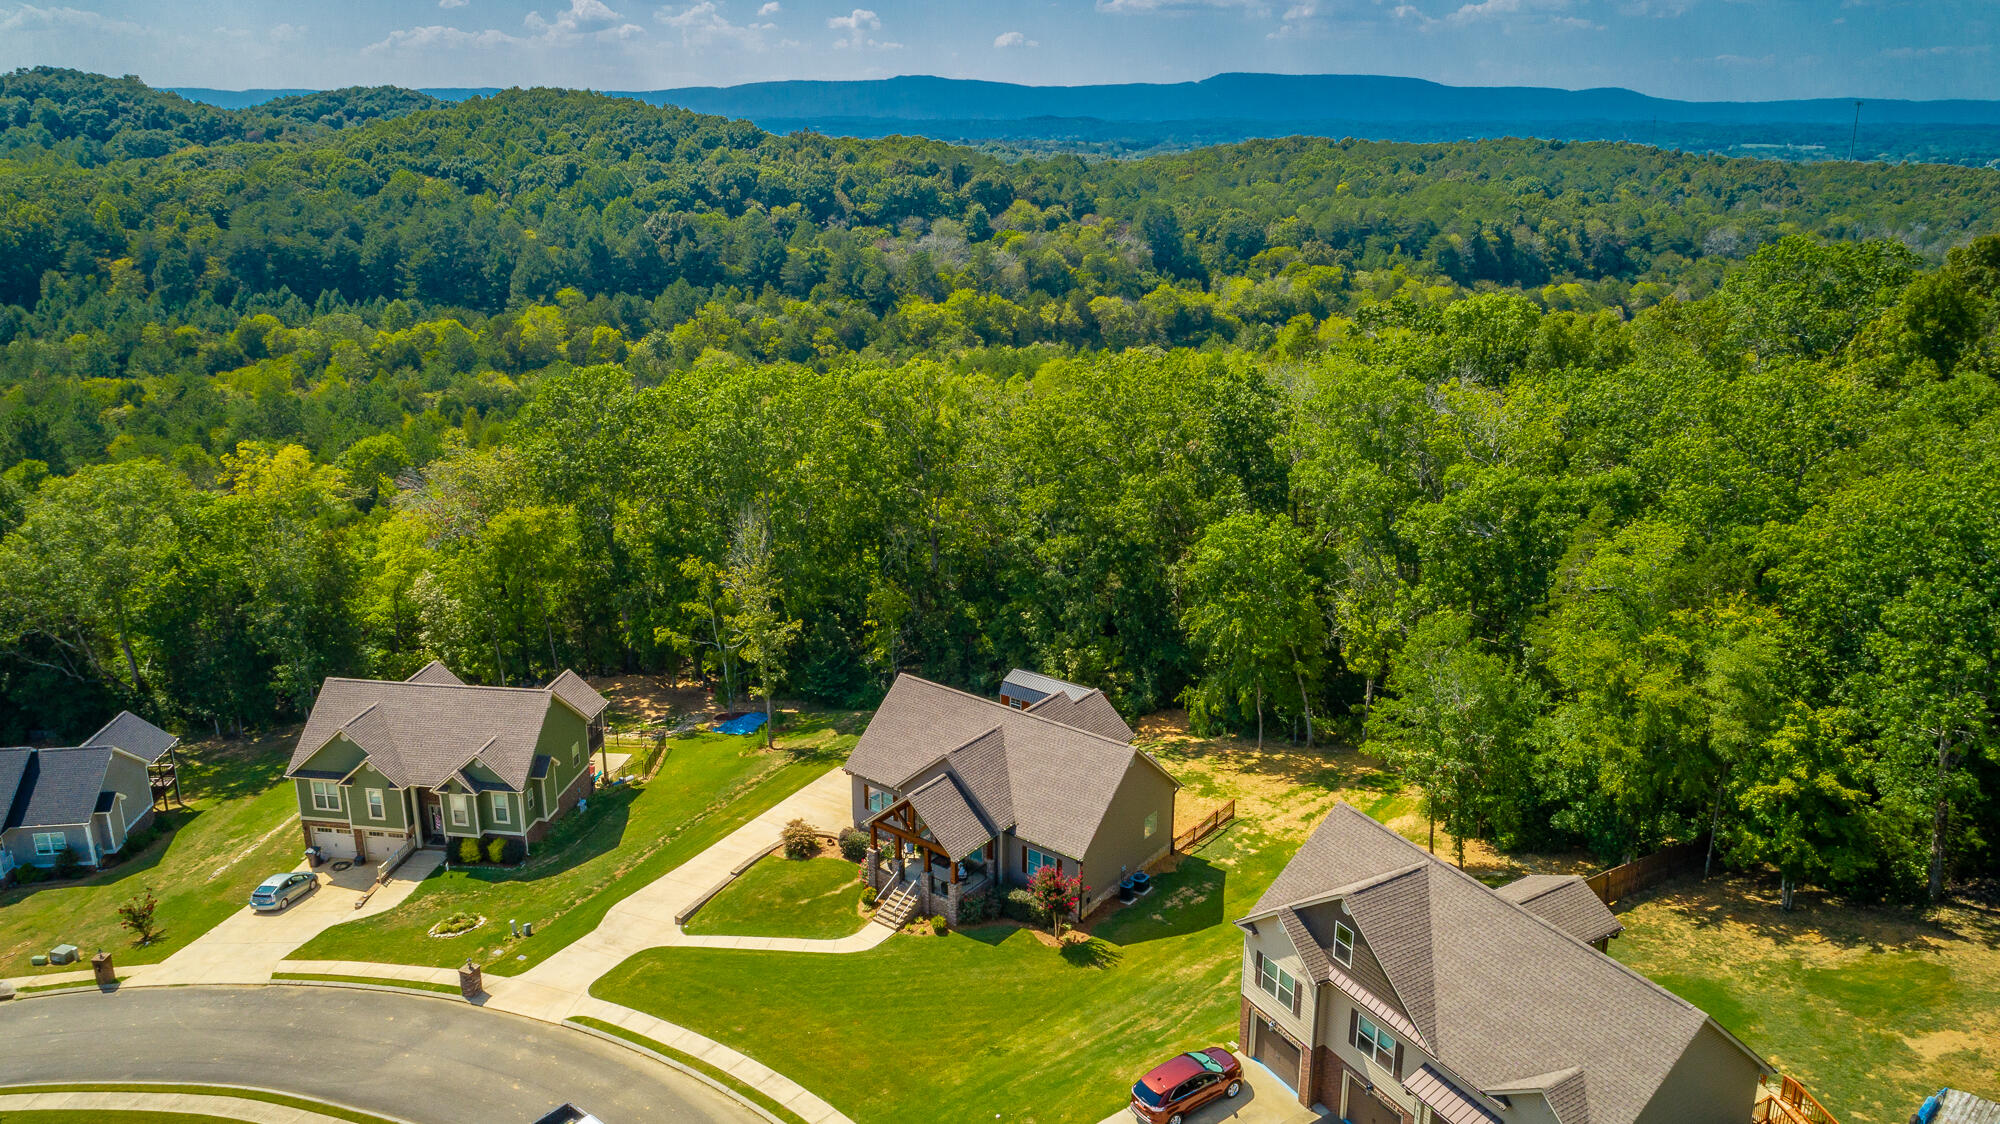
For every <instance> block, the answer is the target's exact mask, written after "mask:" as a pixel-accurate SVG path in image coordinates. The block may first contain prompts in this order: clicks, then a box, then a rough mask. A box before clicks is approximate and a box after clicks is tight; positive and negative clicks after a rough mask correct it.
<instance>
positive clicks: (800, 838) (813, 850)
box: [784, 820, 819, 859]
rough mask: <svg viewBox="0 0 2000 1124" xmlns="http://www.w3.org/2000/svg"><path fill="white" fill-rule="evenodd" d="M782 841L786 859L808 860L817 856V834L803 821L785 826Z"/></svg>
mask: <svg viewBox="0 0 2000 1124" xmlns="http://www.w3.org/2000/svg"><path fill="white" fill-rule="evenodd" d="M784 840H785V857H786V858H788V859H809V858H812V857H813V856H814V855H817V854H819V833H818V832H816V831H814V830H813V828H812V825H811V824H809V823H807V822H806V821H804V820H793V821H792V822H791V823H788V824H786V825H785V834H784Z"/></svg>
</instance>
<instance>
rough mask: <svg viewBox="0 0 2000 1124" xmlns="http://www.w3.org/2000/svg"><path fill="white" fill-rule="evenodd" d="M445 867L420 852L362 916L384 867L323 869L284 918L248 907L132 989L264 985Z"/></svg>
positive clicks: (138, 973)
mask: <svg viewBox="0 0 2000 1124" xmlns="http://www.w3.org/2000/svg"><path fill="white" fill-rule="evenodd" d="M443 861H444V855H443V853H442V852H439V851H418V852H417V853H416V854H414V855H411V856H410V857H409V858H408V859H407V860H405V861H404V863H403V865H402V866H400V867H398V868H397V869H396V873H394V874H392V875H390V876H389V881H388V882H386V883H384V884H383V885H382V888H381V889H380V890H377V891H376V892H375V894H374V896H373V897H370V898H369V899H368V904H366V905H364V906H362V907H361V908H359V909H356V908H355V907H354V903H355V902H356V901H358V900H359V899H360V897H361V895H362V894H363V893H365V892H367V889H368V887H369V886H372V885H373V884H374V882H375V872H376V870H377V869H378V867H377V866H376V865H375V864H373V863H370V864H369V865H367V866H357V867H350V868H349V869H347V870H344V871H340V872H338V873H333V872H330V871H328V870H326V869H325V868H322V869H321V871H320V874H319V882H320V885H319V889H317V890H315V891H313V892H312V893H311V894H310V895H308V896H307V897H305V898H304V899H302V900H300V901H297V902H294V903H292V904H291V905H290V906H289V907H287V908H286V909H285V911H284V912H282V913H258V912H256V911H255V910H253V909H251V908H250V907H249V906H247V905H246V906H244V907H243V908H242V909H241V910H240V911H238V912H237V913H235V914H233V915H231V916H230V917H229V918H227V919H226V920H224V921H223V922H222V923H221V924H219V925H217V926H216V927H215V928H213V929H210V930H209V931H208V932H207V933H205V934H203V935H202V936H200V937H199V938H197V939H196V940H195V942H194V943H193V944H190V945H188V946H187V947H186V948H184V949H181V950H180V951H179V952H176V953H174V954H173V955H172V956H169V957H167V958H166V959H165V960H162V961H161V962H159V963H158V964H155V965H153V966H152V967H144V968H134V969H132V970H131V971H130V972H129V973H125V974H126V975H127V976H128V977H129V978H128V980H127V982H128V983H129V984H130V985H132V986H135V987H158V986H165V985H176V984H220V983H264V982H265V981H267V980H269V979H270V978H271V973H272V972H275V971H277V970H278V962H279V961H281V960H283V959H284V958H285V957H286V956H287V955H289V954H290V953H291V951H292V950H293V949H295V948H297V947H299V946H300V945H302V944H304V943H306V942H307V941H309V940H311V939H313V938H314V937H316V936H319V935H320V934H321V933H322V932H325V931H326V930H327V929H330V928H332V927H333V926H335V925H338V924H340V923H341V922H343V921H352V920H354V919H356V918H359V917H372V916H374V915H375V914H377V913H381V912H382V911H384V910H387V909H394V908H395V907H396V906H397V905H398V904H399V903H401V902H402V900H403V899H404V898H407V897H409V896H410V891H412V890H414V889H416V888H417V883H418V882H421V881H423V879H424V878H425V877H426V876H427V875H429V874H430V872H431V871H433V870H436V869H437V867H438V864H439V863H441V862H443ZM297 869H301V870H303V869H305V868H304V867H299V868H297Z"/></svg>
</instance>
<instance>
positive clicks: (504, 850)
mask: <svg viewBox="0 0 2000 1124" xmlns="http://www.w3.org/2000/svg"><path fill="white" fill-rule="evenodd" d="M527 857H528V841H527V840H525V839H518V838H516V837H514V836H512V835H505V836H502V837H501V838H500V861H501V862H503V863H506V864H507V865H508V866H513V865H514V864H516V863H518V862H520V861H521V860H523V859H525V858H527Z"/></svg>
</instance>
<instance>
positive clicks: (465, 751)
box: [285, 661, 609, 862]
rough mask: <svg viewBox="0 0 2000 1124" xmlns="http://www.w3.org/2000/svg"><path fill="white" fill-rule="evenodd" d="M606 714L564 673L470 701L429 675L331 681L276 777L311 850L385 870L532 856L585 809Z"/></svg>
mask: <svg viewBox="0 0 2000 1124" xmlns="http://www.w3.org/2000/svg"><path fill="white" fill-rule="evenodd" d="M607 705H609V704H607V703H606V702H605V699H604V696H602V695H600V694H598V693H597V692H596V691H594V690H592V689H591V688H590V685H589V684H588V683H585V682H584V681H583V679H582V677H580V676H578V675H577V674H576V673H575V672H573V671H565V672H563V673H562V674H561V675H558V676H556V678H555V680H554V681H553V682H551V683H550V684H549V685H548V686H546V687H479V686H473V685H470V684H467V683H466V682H464V681H463V680H461V679H459V677H458V676H456V675H453V674H452V673H451V671H450V670H449V669H448V668H446V667H445V666H444V665H443V664H441V663H438V662H436V661H432V662H431V663H430V664H429V665H428V666H426V667H425V668H424V669H423V670H422V671H419V672H417V673H416V674H415V675H413V676H411V677H410V678H408V679H406V680H403V681H401V682H396V681H391V680H380V679H328V680H327V681H326V683H325V685H324V686H322V687H321V688H320V694H319V700H318V701H317V702H316V703H314V704H313V711H312V716H311V717H310V718H308V719H307V720H306V728H305V731H304V732H303V733H301V734H300V735H299V743H298V746H297V748H296V749H294V750H293V751H292V763H291V766H290V767H289V768H288V769H286V771H285V775H286V776H287V777H290V778H291V780H292V783H293V784H295V785H296V786H298V797H299V819H300V820H301V822H302V823H303V825H304V828H303V830H304V832H305V841H306V844H307V845H308V846H314V847H318V848H319V849H320V851H321V853H322V854H325V855H328V856H330V857H333V858H342V859H355V860H358V861H361V862H385V861H386V862H393V861H396V860H399V859H401V858H402V857H403V856H404V855H407V854H409V853H410V852H411V851H413V850H416V849H417V848H420V847H447V846H456V845H457V841H458V840H460V839H490V838H492V837H494V836H515V837H518V838H520V839H521V840H522V841H523V842H524V843H526V844H527V845H529V846H530V847H532V845H533V844H534V843H536V842H537V841H539V840H540V839H541V838H542V837H543V836H545V835H547V834H548V831H549V824H550V823H551V822H552V821H553V820H555V819H556V817H558V816H560V815H562V814H563V813H564V812H567V811H569V809H570V808H572V807H573V806H575V804H576V802H577V801H578V800H579V799H581V798H582V797H584V796H587V795H589V793H590V790H591V786H592V784H593V783H594V779H593V777H592V775H591V771H590V758H591V754H592V752H593V751H595V750H597V749H598V748H600V747H601V746H602V745H603V744H604V710H605V707H606V706H607Z"/></svg>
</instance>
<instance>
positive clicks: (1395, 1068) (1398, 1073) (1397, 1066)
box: [1389, 1042, 1403, 1081]
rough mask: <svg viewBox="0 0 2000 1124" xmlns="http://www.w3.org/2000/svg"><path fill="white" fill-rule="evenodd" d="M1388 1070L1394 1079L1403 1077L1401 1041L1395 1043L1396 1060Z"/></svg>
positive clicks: (1399, 1079)
mask: <svg viewBox="0 0 2000 1124" xmlns="http://www.w3.org/2000/svg"><path fill="white" fill-rule="evenodd" d="M1389 1072H1390V1073H1391V1074H1392V1075H1394V1076H1395V1078H1396V1080H1398V1081H1401V1080H1402V1079H1403V1044H1402V1043H1401V1042H1398V1043H1396V1060H1395V1062H1394V1063H1393V1064H1392V1065H1390V1067H1389Z"/></svg>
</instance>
